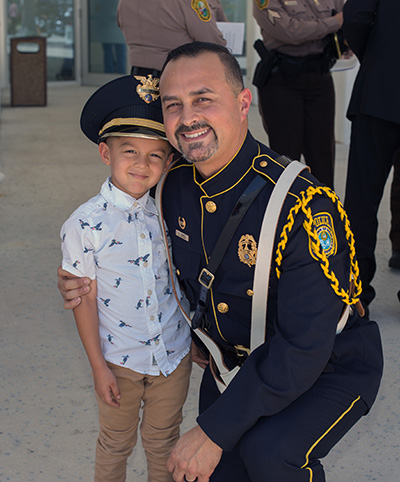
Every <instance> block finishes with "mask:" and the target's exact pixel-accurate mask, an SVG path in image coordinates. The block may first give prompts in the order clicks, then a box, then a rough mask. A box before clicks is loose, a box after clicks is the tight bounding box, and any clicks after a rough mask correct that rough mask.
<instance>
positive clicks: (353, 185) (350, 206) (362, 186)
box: [344, 115, 400, 304]
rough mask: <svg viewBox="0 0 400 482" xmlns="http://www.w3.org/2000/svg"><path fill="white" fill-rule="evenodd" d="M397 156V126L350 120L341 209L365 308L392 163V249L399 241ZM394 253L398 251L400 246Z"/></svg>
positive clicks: (371, 292) (369, 297)
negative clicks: (351, 238) (349, 231)
mask: <svg viewBox="0 0 400 482" xmlns="http://www.w3.org/2000/svg"><path fill="white" fill-rule="evenodd" d="M399 154H400V124H396V123H393V122H388V121H385V120H383V119H378V118H376V117H371V116H366V115H357V116H355V117H354V118H353V119H352V126H351V142H350V151H349V162H348V168H347V181H346V194H345V203H344V207H345V209H346V211H347V214H348V216H349V220H350V225H351V229H352V231H353V233H354V237H355V243H356V253H357V259H358V264H359V268H360V278H361V281H362V284H363V292H362V295H361V299H362V300H363V301H364V303H365V304H369V303H370V302H371V301H372V300H373V298H374V297H375V290H374V288H373V287H372V286H371V281H372V279H373V277H374V274H375V271H376V261H375V247H376V239H377V231H378V217H377V215H378V209H379V204H380V202H381V200H382V196H383V191H384V187H385V184H386V181H387V178H388V176H389V173H390V170H391V168H392V165H393V163H394V162H395V160H396V166H397V168H396V176H395V178H396V180H395V181H394V182H395V184H394V185H393V188H392V205H391V209H392V213H393V214H394V217H393V219H392V230H391V239H392V243H393V246H395V245H394V243H395V242H399V238H400V235H399V232H400V214H399V212H400V196H399V177H400V176H399V169H400V167H399V166H398V164H399V162H400V161H399V160H398V156H399ZM395 233H397V234H395ZM396 240H397V241H396ZM396 249H400V245H398V247H396Z"/></svg>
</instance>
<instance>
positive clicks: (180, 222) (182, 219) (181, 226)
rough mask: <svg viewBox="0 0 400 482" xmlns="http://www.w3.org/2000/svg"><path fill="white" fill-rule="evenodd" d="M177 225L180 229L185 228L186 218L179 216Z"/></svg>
mask: <svg viewBox="0 0 400 482" xmlns="http://www.w3.org/2000/svg"><path fill="white" fill-rule="evenodd" d="M178 225H179V227H180V228H181V229H182V230H183V229H185V228H186V219H185V218H183V217H182V216H179V218H178Z"/></svg>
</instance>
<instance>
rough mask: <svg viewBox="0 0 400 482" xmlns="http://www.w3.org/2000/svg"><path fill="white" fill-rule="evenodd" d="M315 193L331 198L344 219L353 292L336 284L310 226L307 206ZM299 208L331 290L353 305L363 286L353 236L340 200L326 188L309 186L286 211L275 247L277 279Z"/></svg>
mask: <svg viewBox="0 0 400 482" xmlns="http://www.w3.org/2000/svg"><path fill="white" fill-rule="evenodd" d="M315 194H321V195H325V196H326V197H328V198H330V199H331V201H332V202H333V204H334V205H335V206H336V208H337V210H338V212H339V214H340V219H341V220H342V221H343V222H344V227H345V232H346V239H347V243H348V245H349V248H350V283H351V282H353V283H354V288H355V290H354V295H352V294H351V293H350V289H349V290H344V289H343V288H341V287H340V286H339V280H338V279H337V277H336V275H335V273H334V272H333V271H330V269H329V261H328V258H327V256H326V254H325V253H324V251H323V249H322V248H321V243H320V241H319V238H318V235H317V232H316V230H315V228H313V217H312V213H311V208H309V207H307V205H308V204H309V202H310V201H311V199H312V198H313V196H314V195H315ZM300 209H301V210H302V211H303V213H304V215H305V217H306V219H305V220H304V222H303V227H304V229H305V230H306V232H307V234H308V235H309V237H310V241H311V245H312V249H313V253H314V254H315V256H316V257H317V258H318V260H319V264H320V266H321V269H322V271H323V272H324V274H325V276H326V277H327V278H328V280H329V281H330V285H331V286H332V289H333V291H334V292H335V293H336V294H337V295H338V296H339V298H341V299H342V301H343V302H344V303H346V304H347V305H354V304H356V303H357V302H358V301H359V298H358V296H360V294H361V291H362V287H361V280H360V279H359V275H360V272H359V269H358V263H357V260H356V255H355V248H354V236H353V233H352V232H351V229H350V223H349V220H348V218H347V214H346V212H345V210H344V208H343V205H342V203H341V202H340V200H339V198H338V197H337V195H336V194H335V193H334V192H333V191H332V190H331V189H329V188H328V187H320V186H318V187H315V186H310V187H309V188H308V189H307V190H306V191H302V192H301V193H300V197H299V199H298V200H297V202H296V204H295V205H294V206H293V207H292V208H291V210H290V211H289V214H288V217H287V223H286V224H285V226H284V227H283V229H282V233H281V236H280V238H281V240H280V241H279V243H278V248H277V250H276V258H275V261H276V264H277V267H276V274H277V276H278V279H279V278H280V275H281V271H280V266H281V263H282V253H283V251H284V249H285V247H286V244H287V241H288V234H289V233H290V231H291V229H292V227H293V224H294V218H295V216H296V215H297V214H298V212H299V211H300Z"/></svg>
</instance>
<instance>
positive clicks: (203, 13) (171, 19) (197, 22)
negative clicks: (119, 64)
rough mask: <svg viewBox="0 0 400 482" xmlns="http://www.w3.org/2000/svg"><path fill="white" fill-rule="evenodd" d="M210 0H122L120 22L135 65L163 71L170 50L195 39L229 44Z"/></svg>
mask: <svg viewBox="0 0 400 482" xmlns="http://www.w3.org/2000/svg"><path fill="white" fill-rule="evenodd" d="M211 5H213V4H212V3H209V2H207V1H190V0H168V1H164V2H160V1H159V0H146V2H145V3H143V2H142V1H140V0H120V2H119V5H118V10H117V21H118V25H119V26H120V28H121V30H122V32H123V34H124V37H125V40H126V42H127V44H128V46H129V59H130V63H131V65H132V66H137V67H147V68H151V69H157V70H161V67H162V66H163V64H164V61H165V59H166V56H167V54H168V52H169V51H170V50H172V49H174V48H176V47H178V46H180V45H183V44H185V43H189V42H193V41H197V40H198V41H206V42H213V43H217V44H220V45H226V42H225V40H224V38H223V36H222V33H221V32H220V30H218V27H217V25H216V19H215V18H214V15H213V11H212V8H211Z"/></svg>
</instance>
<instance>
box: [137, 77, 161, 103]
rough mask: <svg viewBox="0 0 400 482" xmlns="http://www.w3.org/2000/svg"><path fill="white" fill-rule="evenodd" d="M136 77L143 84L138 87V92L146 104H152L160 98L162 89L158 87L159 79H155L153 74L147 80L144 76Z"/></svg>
mask: <svg viewBox="0 0 400 482" xmlns="http://www.w3.org/2000/svg"><path fill="white" fill-rule="evenodd" d="M134 77H135V79H136V80H138V81H139V82H141V84H139V85H138V86H137V87H136V92H137V93H138V95H139V97H140V98H141V99H142V100H144V101H145V102H146V104H150V102H153V101H155V100H157V99H158V98H159V97H160V89H159V87H158V82H159V81H160V79H158V78H157V77H154V78H153V76H152V75H151V74H149V75H148V76H147V79H146V77H145V76H144V75H135V76H134Z"/></svg>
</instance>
